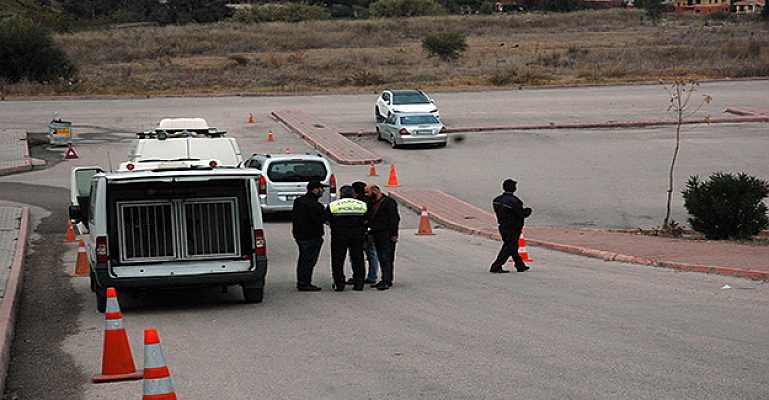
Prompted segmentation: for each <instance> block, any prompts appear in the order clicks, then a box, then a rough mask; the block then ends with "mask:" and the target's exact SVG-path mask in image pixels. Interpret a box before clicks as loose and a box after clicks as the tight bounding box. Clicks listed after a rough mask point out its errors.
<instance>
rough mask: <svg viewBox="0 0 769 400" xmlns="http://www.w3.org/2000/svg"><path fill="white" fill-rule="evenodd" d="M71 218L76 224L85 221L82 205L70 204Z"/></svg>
mask: <svg viewBox="0 0 769 400" xmlns="http://www.w3.org/2000/svg"><path fill="white" fill-rule="evenodd" d="M69 219H70V220H72V221H75V223H76V224H78V223H81V222H83V211H82V210H81V209H80V206H69Z"/></svg>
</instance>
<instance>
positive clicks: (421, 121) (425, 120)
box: [401, 115, 439, 125]
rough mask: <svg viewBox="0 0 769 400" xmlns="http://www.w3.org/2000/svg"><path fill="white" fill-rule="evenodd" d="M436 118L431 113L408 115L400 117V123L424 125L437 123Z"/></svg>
mask: <svg viewBox="0 0 769 400" xmlns="http://www.w3.org/2000/svg"><path fill="white" fill-rule="evenodd" d="M437 123H439V122H438V119H437V118H435V117H433V116H432V115H409V116H407V117H401V125H426V124H437Z"/></svg>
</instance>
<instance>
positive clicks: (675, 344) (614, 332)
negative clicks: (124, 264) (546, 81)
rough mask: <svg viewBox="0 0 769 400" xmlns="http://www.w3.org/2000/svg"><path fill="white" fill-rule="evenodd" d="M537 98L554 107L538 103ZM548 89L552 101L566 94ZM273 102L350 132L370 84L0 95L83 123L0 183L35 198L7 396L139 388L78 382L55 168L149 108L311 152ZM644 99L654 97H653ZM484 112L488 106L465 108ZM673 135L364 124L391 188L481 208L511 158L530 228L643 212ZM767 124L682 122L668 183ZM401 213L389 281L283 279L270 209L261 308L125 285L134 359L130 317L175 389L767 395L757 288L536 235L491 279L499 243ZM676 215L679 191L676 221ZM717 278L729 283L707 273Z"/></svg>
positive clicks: (654, 209)
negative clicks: (110, 96) (154, 95)
mask: <svg viewBox="0 0 769 400" xmlns="http://www.w3.org/2000/svg"><path fill="white" fill-rule="evenodd" d="M705 87H706V88H707V89H708V90H707V91H706V92H707V93H708V94H711V95H713V96H714V97H715V98H716V101H717V102H718V101H720V100H721V99H725V100H724V101H728V102H730V103H727V104H728V105H735V106H740V105H741V106H745V107H748V106H755V107H758V105H757V104H756V103H757V102H760V101H764V102H765V101H766V99H765V93H766V89H767V88H769V85H768V84H767V82H765V81H760V82H750V83H742V82H741V83H733V84H726V83H717V84H712V85H706V86H705ZM659 90H661V89H660V88H659V87H653V86H652V87H625V88H598V89H575V90H573V91H569V90H565V89H563V90H562V89H558V90H542V91H521V92H493V93H490V94H484V93H473V94H438V95H436V96H435V97H436V98H437V99H438V101H439V104H441V106H442V109H443V110H444V116H445V117H444V118H449V117H448V115H447V114H446V110H450V109H451V108H452V107H456V108H457V109H459V108H462V111H461V112H459V113H458V114H457V115H462V118H465V117H466V118H468V119H469V120H468V122H467V123H464V121H465V120H463V123H462V125H469V124H470V123H472V118H477V121H479V122H483V121H488V122H489V123H493V121H501V120H503V119H505V121H504V122H509V121H507V118H508V116H509V115H508V114H506V112H507V110H515V113H516V115H518V116H520V117H521V118H522V119H526V118H530V119H532V120H534V119H537V120H540V119H550V118H562V119H564V120H567V121H568V120H570V118H572V117H573V116H577V115H583V116H585V118H588V119H589V118H599V117H600V118H603V117H604V116H609V115H615V114H617V115H618V114H621V110H622V108H623V107H626V105H627V103H628V102H629V101H630V102H638V104H639V106H638V108H637V109H632V110H631V111H628V115H627V118H629V119H635V117H642V116H644V115H647V114H651V113H653V112H656V108H654V107H657V104H658V100H659V99H658V98H657V97H658V94H656V93H659V92H658V91H659ZM663 93H664V92H663ZM484 96H486V97H488V99H485V100H488V106H487V107H485V108H486V111H484V110H483V109H484V107H482V104H486V103H481V101H485V100H484ZM469 98H473V99H476V100H472V101H471V100H469ZM494 99H496V100H494ZM628 99H630V100H628ZM633 99H635V100H633ZM544 103H551V105H555V106H559V105H560V107H561V109H559V110H556V111H552V112H551V111H548V110H549V109H542V108H541V106H543V105H544ZM567 103H568V104H569V105H570V107H571V108H564V107H566V105H567ZM663 103H664V96H663ZM644 104H646V106H644ZM276 105H284V106H285V105H290V106H295V105H299V106H302V105H304V106H306V107H307V108H308V109H307V111H308V112H320V111H323V110H325V111H326V112H327V113H328V116H329V118H330V119H329V120H328V121H329V122H333V120H338V121H340V122H341V121H349V122H348V125H347V126H340V127H342V128H347V127H353V128H354V127H356V126H358V125H361V126H362V125H363V124H369V122H368V120H369V118H368V116H365V117H364V116H358V111H359V110H364V109H367V108H373V98H371V96H339V97H330V96H314V97H281V98H199V99H172V98H171V99H148V100H134V101H128V100H117V101H101V100H100V101H79V102H4V103H3V107H4V108H3V113H2V115H0V124H4V125H6V124H9V125H15V126H17V127H18V126H22V127H24V128H28V129H30V130H35V129H44V126H45V124H46V123H47V121H48V120H49V119H50V117H51V115H52V113H53V111H59V112H60V113H61V115H62V116H63V117H66V118H72V119H73V120H75V121H76V124H77V123H78V122H79V123H80V124H82V125H89V127H88V128H82V129H81V130H80V131H81V133H83V138H84V139H85V143H84V144H81V145H79V146H78V147H77V149H78V151H79V152H80V155H81V157H82V158H81V159H79V160H73V161H66V162H59V157H60V155H61V153H57V152H52V151H49V150H46V149H45V148H44V147H36V148H33V149H32V155H33V157H38V158H47V159H48V160H49V168H48V169H44V170H37V171H33V172H29V173H25V174H20V175H16V176H11V177H3V178H0V201H11V202H14V204H17V203H21V204H28V205H33V206H34V208H33V209H32V217H33V220H34V221H35V237H34V238H33V242H32V247H31V252H30V256H29V259H28V264H27V271H26V278H25V287H24V292H23V298H22V306H21V309H20V319H19V321H20V322H19V326H18V328H17V329H18V330H17V338H16V341H15V343H14V354H13V359H12V364H11V370H10V371H11V372H10V376H9V380H8V383H7V392H6V398H9V399H13V398H17V399H30V400H31V399H35V400H38V399H63V400H69V399H134V398H138V397H139V396H140V395H141V383H140V382H126V383H119V384H109V385H91V384H90V383H89V379H90V377H91V375H93V374H94V373H95V372H96V371H97V370H98V368H99V366H100V358H99V357H100V350H101V337H102V329H103V316H102V315H101V314H98V313H97V312H96V311H95V300H94V298H93V295H92V294H91V293H90V291H89V288H88V280H87V279H83V278H79V279H76V278H70V277H68V276H67V273H68V272H70V271H71V270H72V268H73V263H74V259H75V254H76V251H77V247H76V246H74V245H65V244H63V238H64V230H65V215H64V213H65V210H66V205H67V202H68V190H67V187H68V185H69V171H70V168H71V167H73V166H78V165H81V166H82V165H101V166H108V165H109V164H110V163H111V164H112V165H117V164H118V163H119V162H120V161H122V160H124V159H125V157H126V156H127V155H128V153H129V151H130V148H131V138H132V136H131V133H132V132H134V131H135V130H136V128H149V127H150V126H151V125H152V124H153V123H155V122H156V121H157V120H158V119H159V118H161V117H164V116H198V115H200V116H205V117H206V118H207V119H208V120H209V122H210V123H211V124H212V125H217V126H219V127H220V128H224V129H227V130H229V131H230V132H231V134H232V136H233V137H236V138H237V139H238V142H239V143H240V145H241V148H242V150H243V153H244V154H249V153H252V152H267V153H269V152H282V151H285V149H286V148H289V149H290V151H293V152H304V151H311V149H310V148H309V147H308V146H307V145H306V144H305V143H304V142H303V141H301V140H300V139H299V138H297V137H296V136H295V135H293V134H290V133H288V132H286V131H285V130H284V129H282V128H281V127H280V126H279V125H278V124H276V123H275V122H274V121H270V120H267V119H266V115H267V113H268V112H269V111H270V110H271V109H273V108H275V106H276ZM463 105H466V107H463ZM601 107H603V109H604V110H602V108H601ZM660 107H661V108H663V110H662V111H663V112H664V107H665V105H664V104H663V105H660ZM719 107H720V106H719ZM556 108H557V107H556ZM337 109H339V110H341V111H340V112H337V111H336V110H337ZM494 110H497V113H495V114H493V115H491V116H489V117H488V119H487V118H486V117H484V115H486V116H488V114H473V113H479V112H493V111H494ZM500 110H501V111H500ZM248 111H254V112H256V115H257V124H255V125H253V126H248V125H246V123H245V121H246V117H247V113H248ZM603 111H606V113H604V112H603ZM652 111H653V112H652ZM511 112H512V111H511ZM511 115H512V114H511ZM623 115H624V114H623ZM340 125H341V124H340ZM367 126H368V125H367ZM267 129H273V131H274V133H275V137H276V141H275V142H267V141H266V131H267ZM671 138H672V131H671V130H669V129H667V128H663V129H649V130H623V131H552V132H526V133H515V132H513V133H498V134H483V135H468V136H467V139H466V140H465V141H463V142H460V143H456V142H452V143H450V144H449V146H448V147H447V148H446V149H413V150H391V149H389V147H387V145H386V144H384V143H374V141H373V140H371V139H362V140H364V141H367V144H368V145H369V146H370V147H371V148H372V149H374V150H375V151H377V152H380V154H382V155H384V156H386V157H387V158H388V159H389V160H394V161H396V162H397V166H398V171H399V173H400V180H401V183H403V184H404V185H405V186H410V185H420V184H429V185H430V186H432V187H436V188H438V189H443V190H446V191H448V192H449V193H452V194H454V195H457V196H459V197H462V198H465V199H467V200H468V201H470V202H472V203H474V204H477V205H479V206H484V207H485V206H487V203H488V201H489V198H490V197H491V196H492V195H493V194H495V193H496V192H498V188H497V186H498V181H499V179H500V178H501V177H503V176H507V175H512V176H515V177H516V178H518V179H519V180H520V181H521V184H520V189H521V195H522V196H523V197H524V199H525V200H527V202H528V203H530V204H531V205H532V207H534V209H535V217H534V218H535V219H534V220H533V221H532V223H536V224H551V223H552V224H566V225H573V226H615V225H616V226H635V225H637V224H643V223H646V221H648V223H655V221H656V220H657V219H661V214H660V213H661V212H662V211H664V209H663V207H664V185H665V180H664V179H665V178H664V177H665V168H666V165H667V164H666V162H667V159H668V157H669V153H670V151H672V141H671ZM766 141H767V139H766V137H765V126H762V125H755V126H750V125H741V126H721V125H719V126H717V127H697V128H695V130H694V131H691V133H689V134H687V138H686V141H685V143H684V146H683V147H682V156H681V169H680V170H679V171H680V172H679V173H678V176H679V180H685V177H686V176H688V174H691V173H700V174H708V173H710V172H712V171H711V170H712V169H714V168H716V169H719V168H724V169H728V170H738V169H743V170H745V171H746V172H748V173H753V174H756V175H759V176H767V175H769V173H767V166H766V162H765V149H766V148H769V146H767V142H766ZM500 165H506V166H508V167H505V169H502V168H500V167H499V166H500ZM335 169H336V172H337V176H338V178H339V181H340V183H344V182H350V181H352V180H357V179H364V180H365V179H368V178H367V177H366V175H367V173H368V167H339V166H336V167H335ZM521 171H522V173H521ZM700 171H703V172H700ZM379 173H380V176H379V177H377V178H373V179H370V180H371V181H372V182H376V183H384V182H385V180H386V176H385V175H386V171H385V170H384V167H381V166H380V170H379ZM679 187H680V186H679ZM614 189H616V191H615V190H614ZM402 214H403V216H404V223H403V228H404V231H403V232H402V235H401V236H402V239H401V242H400V244H399V248H398V259H397V265H396V287H395V288H394V289H393V290H391V291H387V292H378V291H375V290H370V289H367V290H366V291H364V292H363V293H357V292H352V291H346V292H344V293H334V292H332V291H331V290H330V283H331V278H330V271H329V267H328V265H329V254H328V246H327V245H326V248H325V249H324V251H323V254H322V257H321V260H320V262H319V267H318V268H317V269H316V283H318V284H320V285H321V286H323V287H324V291H322V292H320V293H297V292H296V291H295V289H293V288H294V284H295V283H294V279H295V278H294V268H295V259H296V249H295V245H294V244H293V243H292V241H291V240H290V235H289V225H288V224H287V223H286V222H284V221H281V220H280V219H277V220H276V219H271V220H270V221H271V222H268V225H267V234H268V241H269V257H270V267H269V273H268V284H267V289H266V293H265V301H264V303H263V304H258V305H245V304H242V302H241V293H240V290H239V289H237V288H233V289H231V290H230V291H229V293H226V294H224V293H221V291H220V290H219V289H210V290H205V291H171V292H147V293H143V294H142V295H140V297H139V298H131V297H127V296H123V297H122V298H121V304H123V307H124V311H125V313H126V320H125V321H126V327H127V329H128V332H129V336H130V339H131V343H132V346H133V351H134V354H135V357H136V361H137V364H141V354H142V348H141V340H142V334H141V332H142V329H143V328H145V327H149V326H157V327H158V328H159V330H160V335H161V340H162V342H163V350H164V352H165V354H166V358H167V361H168V363H169V367H170V369H171V373H172V376H173V379H174V383H175V386H176V389H177V393H178V394H179V396H180V398H222V399H251V398H255V397H260V398H276V399H278V398H279V399H300V398H310V397H312V398H321V399H324V398H335V399H340V398H341V399H348V398H349V399H359V398H396V397H397V398H430V399H432V398H441V399H444V398H448V399H453V398H457V399H459V398H462V399H464V398H488V399H496V398H498V399H509V398H514V397H521V398H533V399H546V398H570V399H612V398H634V399H665V398H669V399H724V398H738V399H763V398H765V397H766V393H769V382H767V380H766V371H767V370H769V362H768V361H767V360H769V335H767V334H766V333H767V329H766V327H767V326H769V313H766V309H767V306H769V304H767V303H769V296H767V286H766V285H765V284H761V283H756V282H750V281H746V280H742V279H735V278H729V277H723V276H710V275H704V274H697V273H681V272H674V271H671V270H665V269H656V268H650V267H643V266H633V265H624V264H619V263H604V262H602V261H599V260H595V259H588V258H581V257H577V256H570V255H565V254H561V253H556V252H549V251H544V250H540V249H535V248H530V249H529V251H530V252H531V254H532V256H533V258H534V259H535V263H534V269H533V270H532V271H530V272H526V273H523V274H505V275H493V274H489V273H488V272H487V268H488V264H489V263H490V261H491V259H492V258H493V257H494V255H495V254H496V251H497V248H498V243H496V242H491V241H487V240H484V239H479V238H474V237H468V236H464V235H460V234H456V233H453V232H448V231H445V230H442V229H437V230H436V231H437V233H438V235H437V236H434V237H416V236H414V235H413V234H412V232H413V231H414V230H415V226H416V219H417V217H416V215H413V214H411V213H408V212H407V211H405V210H403V211H402ZM680 215H681V214H680V208H679V209H677V211H676V214H675V217H676V218H677V219H679V218H680ZM725 284H728V285H729V286H731V287H732V289H721V287H722V286H724V285H725Z"/></svg>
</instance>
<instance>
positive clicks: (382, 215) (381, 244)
mask: <svg viewBox="0 0 769 400" xmlns="http://www.w3.org/2000/svg"><path fill="white" fill-rule="evenodd" d="M366 194H367V195H368V196H369V198H370V199H371V204H370V205H369V211H368V223H369V235H373V237H374V244H375V245H376V252H377V258H379V268H380V269H381V270H382V280H381V281H379V283H377V284H375V285H372V286H371V287H374V288H377V289H379V290H387V289H389V288H390V287H392V285H393V269H394V265H393V264H394V262H395V244H396V243H397V242H398V225H399V224H400V221H401V217H400V215H399V214H398V203H396V202H395V200H393V199H391V198H390V197H389V196H386V195H385V194H384V193H382V189H380V188H379V186H376V185H370V186H368V187H367V188H366Z"/></svg>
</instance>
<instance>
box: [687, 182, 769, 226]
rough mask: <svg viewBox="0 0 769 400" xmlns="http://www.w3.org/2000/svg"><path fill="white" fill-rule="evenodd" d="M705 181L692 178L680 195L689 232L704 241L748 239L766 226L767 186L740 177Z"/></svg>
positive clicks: (768, 222) (766, 183)
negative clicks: (681, 195) (685, 212)
mask: <svg viewBox="0 0 769 400" xmlns="http://www.w3.org/2000/svg"><path fill="white" fill-rule="evenodd" d="M709 179H710V180H709V181H705V182H701V181H700V179H699V177H697V176H692V177H690V178H689V182H688V183H687V184H686V190H684V191H683V196H684V206H685V207H686V210H687V211H688V212H689V214H690V215H691V217H690V218H689V224H690V225H691V226H692V229H694V230H696V231H698V232H701V233H703V234H704V235H705V237H706V238H708V239H714V240H719V239H750V238H751V237H752V236H754V235H756V234H758V233H759V232H760V231H761V230H762V229H765V228H766V227H767V226H769V218H767V214H766V211H767V207H766V204H764V202H763V200H764V199H765V198H766V197H767V196H769V182H766V181H763V180H761V179H758V178H755V177H752V176H748V175H746V174H744V173H740V174H739V175H737V176H735V175H733V174H729V173H722V172H718V173H715V174H713V175H711V176H710V178H709Z"/></svg>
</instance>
